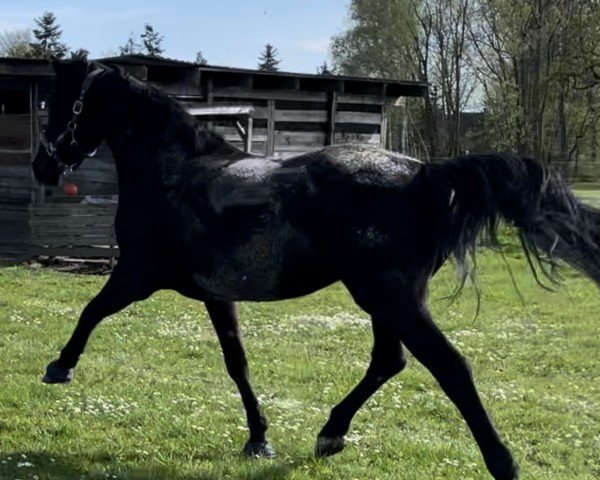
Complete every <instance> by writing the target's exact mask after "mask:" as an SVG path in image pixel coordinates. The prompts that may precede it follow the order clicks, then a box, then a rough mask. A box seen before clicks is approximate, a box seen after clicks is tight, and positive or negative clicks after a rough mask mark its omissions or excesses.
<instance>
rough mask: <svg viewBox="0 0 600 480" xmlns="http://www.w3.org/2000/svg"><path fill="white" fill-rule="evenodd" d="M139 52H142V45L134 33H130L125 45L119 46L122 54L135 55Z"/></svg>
mask: <svg viewBox="0 0 600 480" xmlns="http://www.w3.org/2000/svg"><path fill="white" fill-rule="evenodd" d="M137 53H142V46H141V45H140V44H139V43H137V42H136V41H135V38H134V33H133V32H130V33H129V38H128V39H127V41H126V42H125V45H121V46H120V47H119V54H120V55H135V54H137Z"/></svg>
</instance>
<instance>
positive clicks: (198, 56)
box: [195, 50, 208, 65]
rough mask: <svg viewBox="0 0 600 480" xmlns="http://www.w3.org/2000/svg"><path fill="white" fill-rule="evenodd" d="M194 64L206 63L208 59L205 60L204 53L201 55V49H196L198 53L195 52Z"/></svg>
mask: <svg viewBox="0 0 600 480" xmlns="http://www.w3.org/2000/svg"><path fill="white" fill-rule="evenodd" d="M195 63H196V65H208V61H207V60H206V58H204V55H202V50H198V53H197V54H196V62H195Z"/></svg>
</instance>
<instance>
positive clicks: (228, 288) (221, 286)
mask: <svg viewBox="0 0 600 480" xmlns="http://www.w3.org/2000/svg"><path fill="white" fill-rule="evenodd" d="M211 263H212V268H211V269H210V270H207V271H197V272H195V273H194V279H195V281H196V283H197V284H198V285H199V286H200V287H201V288H202V289H203V290H204V291H205V292H207V293H208V294H209V295H211V296H212V297H214V298H218V299H222V300H233V301H238V300H250V301H265V300H280V299H284V298H292V297H297V296H300V295H304V294H307V293H310V292H312V291H315V290H318V289H319V288H322V287H323V286H325V285H327V283H331V281H328V280H326V279H327V277H328V276H327V275H326V274H325V273H324V272H322V271H320V270H321V269H320V267H319V262H318V261H317V259H316V258H315V254H314V249H312V248H311V245H310V241H309V239H308V238H307V237H305V236H303V235H302V234H299V233H298V232H297V231H295V230H294V229H293V228H291V227H290V226H288V225H284V226H281V228H279V229H273V230H271V229H269V231H262V232H256V233H255V234H253V235H252V236H251V238H250V239H249V240H248V241H246V242H244V243H241V244H240V245H237V246H236V247H235V248H233V249H232V248H230V247H224V248H222V249H216V250H214V251H213V254H212V262H211Z"/></svg>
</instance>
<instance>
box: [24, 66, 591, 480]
mask: <svg viewBox="0 0 600 480" xmlns="http://www.w3.org/2000/svg"><path fill="white" fill-rule="evenodd" d="M55 70H56V75H57V76H56V91H55V93H54V95H53V96H52V98H51V100H50V104H49V107H50V116H49V123H48V127H47V129H46V132H45V134H44V135H43V138H42V144H43V145H44V147H45V148H41V149H40V152H39V153H38V155H37V157H36V158H35V161H34V163H33V168H34V171H35V175H36V178H37V179H38V180H39V181H40V182H44V183H48V184H56V183H57V181H58V179H59V176H60V174H61V172H62V171H64V170H66V169H74V168H77V167H78V166H79V165H80V164H81V162H82V161H83V159H84V158H85V156H86V155H88V154H89V153H90V152H92V151H93V150H94V149H95V148H96V147H97V146H98V145H99V144H100V143H101V142H102V141H106V142H107V144H108V145H109V147H110V148H111V150H112V153H113V156H114V159H115V162H116V168H117V172H118V178H119V205H118V210H117V215H116V219H115V229H116V235H117V240H118V243H119V248H120V251H121V258H120V261H119V263H118V265H117V266H116V268H115V269H114V271H113V273H112V275H111V276H110V278H109V280H108V281H107V283H106V285H105V286H104V288H103V289H102V290H101V291H100V293H99V294H98V295H97V296H96V297H95V298H94V299H93V300H92V301H91V302H90V303H89V304H88V305H87V306H86V308H85V309H84V310H83V312H82V314H81V318H80V319H79V322H78V324H77V327H76V328H75V331H74V332H73V335H72V337H71V339H70V340H69V342H68V343H67V344H66V346H65V347H64V348H63V350H62V351H61V353H60V356H59V358H58V359H57V360H54V361H53V362H51V363H50V365H49V366H48V368H47V370H46V374H45V376H44V378H43V381H44V382H47V383H59V382H68V381H70V380H71V379H72V377H73V369H74V367H75V366H76V364H77V361H78V359H79V356H80V355H81V353H82V351H83V349H84V347H85V345H86V342H87V341H88V337H89V336H90V334H91V332H92V330H93V329H94V327H96V325H97V324H98V323H99V322H100V321H101V320H102V319H103V318H105V317H107V316H108V315H111V314H113V313H115V312H117V311H119V310H121V309H122V308H124V307H126V306H127V305H129V304H131V303H132V302H134V301H137V300H142V299H145V298H147V297H148V296H149V295H151V294H152V293H153V292H155V291H156V290H159V289H173V290H176V291H178V292H180V293H181V294H183V295H185V296H188V297H191V298H194V299H198V300H200V301H202V302H204V303H205V305H206V308H207V310H208V313H209V315H210V318H211V321H212V322H213V325H214V327H215V329H216V332H217V335H218V338H219V341H220V343H221V346H222V349H223V353H224V357H225V363H226V366H227V370H228V372H229V374H230V376H231V378H232V379H233V381H234V382H235V383H236V384H237V386H238V388H239V391H240V393H241V397H242V401H243V404H244V407H245V409H246V413H247V418H248V427H249V432H250V438H249V440H248V442H247V443H246V445H245V447H244V452H245V453H246V454H247V455H250V456H270V455H272V450H271V447H270V445H269V444H268V442H267V439H266V436H265V432H266V430H267V421H266V419H265V417H264V416H263V414H262V413H261V410H260V406H259V403H258V400H257V398H256V395H255V394H254V393H253V391H252V388H251V386H250V383H249V380H248V370H247V363H246V358H245V355H244V351H243V348H242V344H241V342H240V337H239V334H238V325H237V319H236V311H235V305H234V302H235V301H240V300H250V301H263V300H278V299H284V298H291V297H297V296H301V295H305V294H308V293H310V292H313V291H315V290H318V289H320V288H323V287H325V286H327V285H329V284H331V283H332V282H335V281H342V282H343V283H344V285H345V286H346V287H347V288H348V290H349V291H350V293H351V295H352V297H353V298H354V300H355V301H356V303H357V304H358V305H359V306H360V307H361V308H362V309H364V310H365V311H366V312H367V313H368V314H369V315H370V316H371V319H372V325H373V336H374V345H373V351H372V358H371V363H370V366H369V368H368V369H367V372H366V374H365V376H364V378H363V379H362V380H361V381H360V383H359V384H358V385H357V386H356V387H355V388H354V389H353V390H352V391H351V392H350V393H349V394H348V395H347V396H346V397H345V398H344V399H343V400H342V401H341V402H340V403H339V404H338V405H337V406H335V407H334V408H333V409H332V411H331V415H330V417H329V419H328V420H327V422H326V423H325V425H324V426H323V428H322V430H321V432H320V433H319V436H318V439H317V444H316V454H317V455H318V456H327V455H333V454H335V453H337V452H339V451H340V450H342V448H343V447H344V435H345V434H346V433H347V431H348V430H349V427H350V423H351V421H352V418H353V416H354V415H355V413H356V412H357V410H358V409H359V408H360V407H361V406H362V405H363V404H364V403H365V402H366V401H367V399H368V398H369V397H370V396H371V395H373V393H374V392H375V391H376V390H377V389H378V388H379V387H381V385H383V384H384V383H385V382H386V381H387V380H388V379H390V378H391V377H393V376H394V375H396V374H397V373H398V372H400V371H401V370H402V369H403V368H404V367H405V365H406V359H405V355H404V353H403V349H404V347H406V348H408V350H410V351H411V352H412V353H413V354H414V356H415V357H416V358H417V360H419V361H420V362H421V363H423V364H424V365H425V366H426V367H427V368H428V369H429V370H430V371H431V373H432V374H433V375H434V376H435V378H436V379H437V381H438V382H439V383H440V385H441V387H442V389H443V390H444V391H445V392H446V394H447V395H448V396H449V397H450V399H451V400H452V401H453V402H454V404H455V405H456V406H457V408H458V409H459V410H460V412H461V414H462V415H463V417H464V418H465V420H466V422H467V424H468V426H469V428H470V429H471V431H472V433H473V436H474V437H475V440H476V441H477V443H478V444H479V447H480V449H481V452H482V454H483V457H484V460H485V463H486V465H487V468H488V469H489V471H490V473H491V474H492V476H493V477H494V478H495V479H501V480H507V479H516V478H518V466H517V464H516V462H515V461H514V459H513V457H512V455H511V453H510V451H509V449H508V448H507V447H506V445H505V444H504V443H503V442H502V440H501V439H500V436H499V434H498V433H497V431H496V429H495V428H494V426H493V424H492V422H491V420H490V418H489V416H488V414H487V412H486V410H485V409H484V406H483V405H482V403H481V400H480V398H479V395H478V393H477V390H476V388H475V385H474V383H473V379H472V376H471V372H470V370H469V367H468V365H467V362H466V361H465V360H464V359H463V357H462V356H461V355H460V354H459V353H458V352H457V350H456V349H455V348H454V347H453V346H452V345H451V344H450V342H449V341H448V340H447V339H446V338H445V336H444V335H443V334H442V333H441V332H440V330H439V329H438V328H437V327H436V325H435V324H434V322H433V319H432V318H431V316H430V313H429V311H428V308H427V284H428V282H429V279H430V278H431V277H432V276H433V275H434V274H435V272H436V271H437V270H438V269H439V268H440V266H441V265H442V264H443V263H444V261H445V260H446V259H447V258H448V257H449V256H454V257H456V259H457V261H458V262H459V264H460V265H461V266H462V267H463V268H462V269H461V270H462V271H464V272H465V273H464V275H465V276H466V275H468V274H469V265H471V262H469V258H470V257H471V255H472V254H473V253H474V249H475V246H476V242H477V238H478V236H479V235H480V234H485V233H487V234H488V235H489V237H490V238H491V240H492V241H493V240H494V239H495V232H496V226H497V223H498V221H499V220H500V219H504V220H505V221H506V222H508V223H510V224H513V225H514V226H516V228H517V230H518V232H519V235H520V238H521V241H522V244H523V247H524V249H525V252H526V253H527V258H528V259H529V261H530V264H531V266H532V267H533V270H534V272H536V271H537V272H541V273H545V274H547V276H549V277H552V274H553V270H554V266H555V259H558V258H560V259H563V260H565V261H566V262H567V263H569V264H571V265H572V266H574V267H576V268H578V269H579V270H581V271H583V272H584V273H585V274H587V275H588V276H589V277H591V278H592V279H593V280H594V281H595V282H597V283H599V284H600V233H599V232H600V212H598V211H595V210H593V209H591V208H589V207H587V206H584V205H581V204H580V203H579V202H578V201H577V200H576V199H575V197H574V196H573V195H572V193H571V192H570V191H569V190H568V188H567V187H566V186H565V185H564V183H563V182H562V181H561V180H560V178H559V177H558V176H557V175H556V174H554V173H551V172H548V171H546V170H545V169H544V168H543V167H542V166H541V165H540V164H538V163H537V162H536V161H534V160H531V159H528V158H521V157H518V156H516V155H511V154H489V155H467V156H462V157H459V158H456V159H454V160H451V161H448V162H445V163H442V164H423V163H421V162H418V161H415V160H413V159H410V158H407V157H403V156H401V155H397V154H394V153H391V152H387V151H385V150H382V149H379V148H370V147H369V148H367V147H362V146H356V145H353V146H331V147H325V148H323V149H321V150H318V151H316V152H313V153H307V154H305V155H301V156H298V157H295V158H292V159H289V160H285V161H282V162H274V161H270V160H268V159H256V158H249V156H248V155H247V154H245V153H244V152H242V151H241V150H239V149H237V148H235V147H233V146H232V145H230V144H228V143H227V142H225V141H224V140H223V138H221V137H220V136H218V135H216V134H214V133H211V132H210V131H207V130H206V129H205V128H204V127H202V126H200V125H199V124H198V123H197V122H196V121H195V120H194V118H193V117H191V116H190V115H188V114H187V113H186V112H185V111H184V110H183V109H182V108H181V107H180V106H179V105H178V104H177V103H176V102H175V101H173V100H171V99H169V98H168V97H167V96H166V95H165V94H163V93H161V92H160V91H159V90H157V89H155V88H152V87H148V86H146V85H145V84H143V83H141V82H138V81H136V80H135V79H132V78H128V77H127V76H125V75H123V74H122V73H121V72H119V71H118V70H115V69H112V68H107V67H104V66H102V65H99V64H95V63H91V64H88V63H85V62H78V61H73V62H64V63H56V64H55Z"/></svg>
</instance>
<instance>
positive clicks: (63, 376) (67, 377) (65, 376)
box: [42, 360, 73, 383]
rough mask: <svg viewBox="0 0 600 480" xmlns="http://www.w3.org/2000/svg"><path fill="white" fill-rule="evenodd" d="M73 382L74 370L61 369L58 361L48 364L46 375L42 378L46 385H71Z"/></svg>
mask: <svg viewBox="0 0 600 480" xmlns="http://www.w3.org/2000/svg"><path fill="white" fill-rule="evenodd" d="M71 380H73V369H72V368H63V367H59V366H58V365H57V360H53V361H52V362H50V363H49V364H48V366H47V367H46V374H45V375H44V376H43V377H42V382H44V383H69V382H70V381H71Z"/></svg>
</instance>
